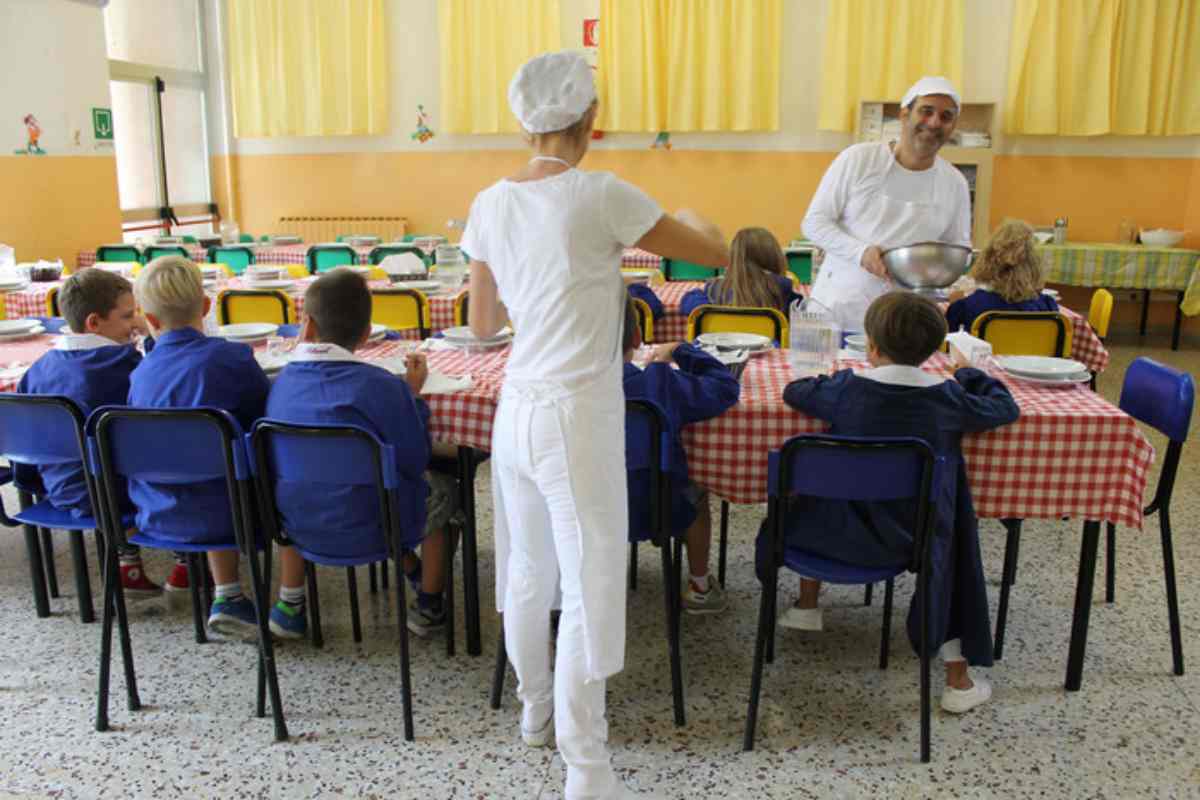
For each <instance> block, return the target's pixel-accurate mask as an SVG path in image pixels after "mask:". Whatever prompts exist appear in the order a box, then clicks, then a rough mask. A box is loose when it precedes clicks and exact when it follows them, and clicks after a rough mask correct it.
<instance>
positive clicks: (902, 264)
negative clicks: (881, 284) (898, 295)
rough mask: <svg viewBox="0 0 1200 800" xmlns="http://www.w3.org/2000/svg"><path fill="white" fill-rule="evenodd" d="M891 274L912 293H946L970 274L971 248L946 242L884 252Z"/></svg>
mask: <svg viewBox="0 0 1200 800" xmlns="http://www.w3.org/2000/svg"><path fill="white" fill-rule="evenodd" d="M883 263H884V266H886V267H887V269H888V273H889V274H890V275H891V276H892V278H893V279H894V280H895V281H896V283H899V284H900V285H901V286H905V287H907V288H909V289H942V288H945V287H947V286H949V285H950V284H952V283H954V282H955V281H956V280H958V279H959V278H961V277H962V276H963V275H965V274H966V272H967V269H969V268H970V266H971V248H969V247H965V246H963V245H961V244H948V243H946V242H917V243H916V244H907V245H904V246H903V247H893V248H891V249H890V250H884V251H883Z"/></svg>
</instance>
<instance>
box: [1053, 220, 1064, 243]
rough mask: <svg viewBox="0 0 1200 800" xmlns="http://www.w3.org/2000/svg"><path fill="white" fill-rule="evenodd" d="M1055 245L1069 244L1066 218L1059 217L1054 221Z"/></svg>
mask: <svg viewBox="0 0 1200 800" xmlns="http://www.w3.org/2000/svg"><path fill="white" fill-rule="evenodd" d="M1054 243H1055V244H1066V243H1067V218H1066V217H1059V218H1058V219H1056V220H1054Z"/></svg>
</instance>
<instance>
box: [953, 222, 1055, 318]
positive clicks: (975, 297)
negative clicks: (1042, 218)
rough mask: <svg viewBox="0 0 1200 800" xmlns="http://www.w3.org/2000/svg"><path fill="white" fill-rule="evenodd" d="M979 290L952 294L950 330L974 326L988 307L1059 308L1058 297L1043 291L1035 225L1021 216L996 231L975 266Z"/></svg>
mask: <svg viewBox="0 0 1200 800" xmlns="http://www.w3.org/2000/svg"><path fill="white" fill-rule="evenodd" d="M971 278H972V279H974V281H975V291H974V292H972V293H971V294H969V295H967V296H965V297H955V295H954V294H953V293H952V294H951V296H950V299H951V301H952V302H951V303H950V306H949V307H948V308H947V309H946V322H947V324H948V325H949V326H950V330H952V331H956V330H959V329H960V328H961V329H962V330H966V331H969V330H971V325H972V323H974V322H975V318H976V317H978V316H979V315H980V314H982V313H984V312H985V311H1057V310H1058V303H1056V302H1055V301H1054V298H1053V297H1051V296H1049V295H1046V294H1042V289H1043V287H1044V286H1045V285H1046V284H1045V280H1044V279H1043V278H1042V262H1041V258H1040V257H1039V256H1038V254H1037V251H1036V250H1035V249H1034V240H1033V228H1031V227H1030V226H1029V224H1028V223H1026V222H1022V221H1021V220H1013V219H1010V220H1005V221H1004V223H1003V224H1002V225H1001V226H1000V227H999V228H997V229H996V232H995V233H993V234H992V238H991V239H990V240H989V241H988V243H987V246H986V247H985V248H984V249H983V253H982V254H981V255H980V256H979V259H978V260H977V261H976V262H975V266H973V267H972V268H971Z"/></svg>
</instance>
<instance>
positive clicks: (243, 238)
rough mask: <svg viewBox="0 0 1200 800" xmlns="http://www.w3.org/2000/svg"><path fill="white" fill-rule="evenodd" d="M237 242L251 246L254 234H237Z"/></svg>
mask: <svg viewBox="0 0 1200 800" xmlns="http://www.w3.org/2000/svg"><path fill="white" fill-rule="evenodd" d="M238 241H239V242H243V243H245V244H253V243H254V234H252V233H239V234H238Z"/></svg>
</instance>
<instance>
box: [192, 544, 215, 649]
mask: <svg viewBox="0 0 1200 800" xmlns="http://www.w3.org/2000/svg"><path fill="white" fill-rule="evenodd" d="M202 557H203V556H201V555H200V554H199V553H188V554H187V556H186V558H187V568H188V591H189V592H190V593H191V595H192V627H193V629H194V630H195V633H196V644H204V643H205V642H207V641H208V636H207V635H206V634H205V632H204V612H205V609H204V608H203V601H202V600H201V599H200V583H201V582H202V581H203V580H204V570H203V568H202V567H201V566H200V559H201V558H202ZM210 608H211V606H210Z"/></svg>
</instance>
